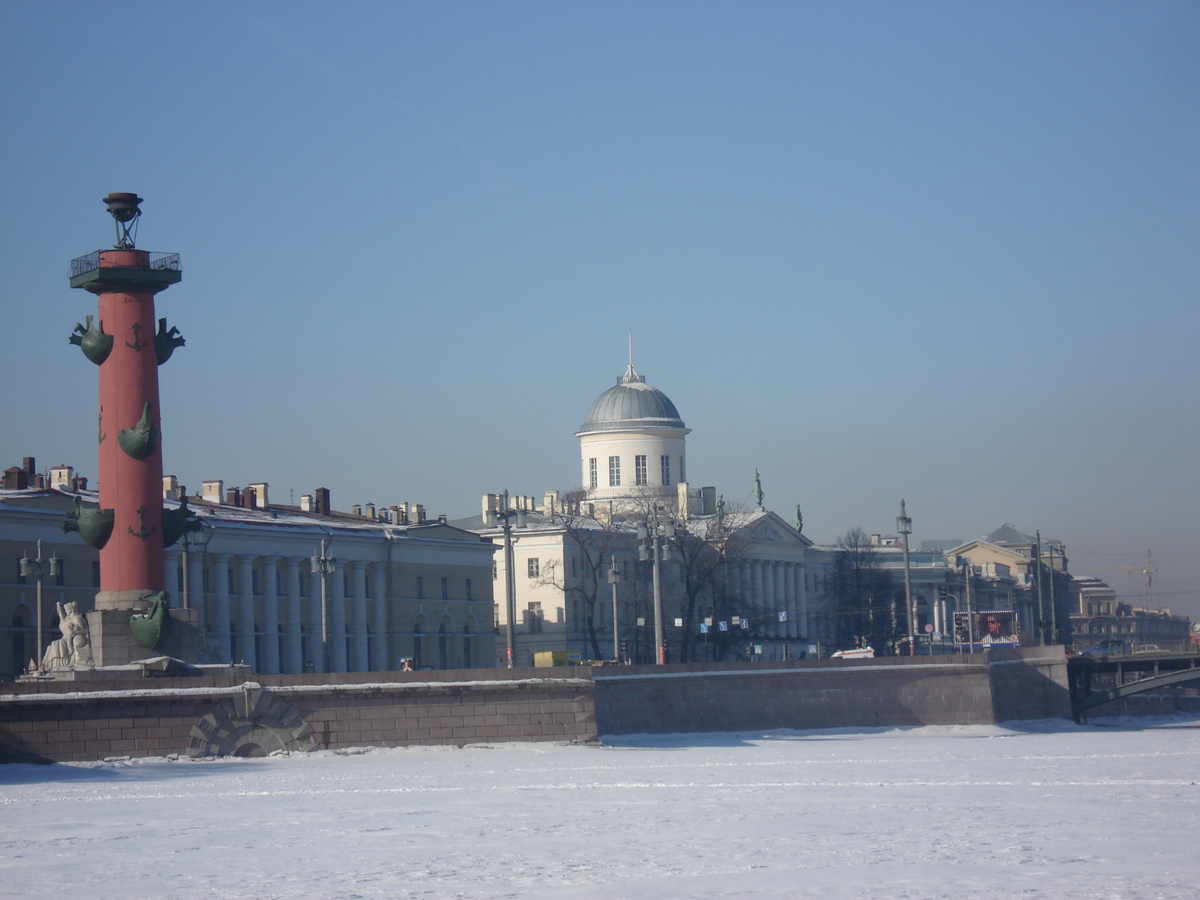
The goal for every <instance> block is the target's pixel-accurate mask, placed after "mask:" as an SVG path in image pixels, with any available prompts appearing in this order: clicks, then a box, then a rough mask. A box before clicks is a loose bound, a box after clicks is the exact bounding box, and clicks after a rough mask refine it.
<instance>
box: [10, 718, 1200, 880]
mask: <svg viewBox="0 0 1200 900" xmlns="http://www.w3.org/2000/svg"><path fill="white" fill-rule="evenodd" d="M0 803H2V808H3V815H2V816H0V867H2V868H0V895H3V896H6V897H8V896H12V897H23V898H24V897H55V898H71V900H74V898H81V900H82V898H86V900H107V898H173V900H188V898H209V897H214V898H268V897H303V898H323V897H331V898H332V897H337V898H343V897H345V898H350V897H356V898H390V897H397V898H399V897H429V898H433V897H438V898H440V897H461V898H483V897H487V898H492V897H539V898H543V897H544V898H549V897H584V898H655V900H661V898H668V897H689V898H691V897H695V898H716V897H734V898H752V897H762V898H767V897H770V898H776V897H823V898H841V897H868V896H869V897H877V898H943V897H944V898H992V897H1022V898H1058V897H1062V898H1067V897H1070V898H1188V900H1192V898H1194V897H1196V896H1200V720H1197V719H1195V718H1192V719H1186V718H1175V719H1169V720H1145V721H1135V720H1120V721H1117V720H1108V721H1107V722H1106V724H1104V725H1093V726H1083V727H1079V726H1074V725H1071V724H1069V723H1066V722H1054V723H1049V722H1046V723H1032V724H1028V725H1025V726H1022V727H1021V730H1017V729H1016V728H1012V727H997V726H977V727H928V728H913V729H873V730H866V731H853V732H851V731H820V732H770V733H766V734H739V735H731V734H724V735H689V736H673V737H645V736H642V737H634V738H621V739H614V740H611V741H609V742H607V743H606V744H605V745H604V746H562V745H545V744H506V745H498V746H491V747H472V748H466V749H453V748H435V749H430V748H409V749H399V750H374V751H369V752H364V753H354V754H341V753H333V752H321V753H316V754H312V755H304V756H301V755H297V756H290V757H274V758H267V759H253V760H246V759H239V760H232V759H224V760H208V761H196V762H188V761H170V760H161V759H160V760H153V761H133V762H121V761H117V762H108V763H105V764H96V765H91V766H66V765H56V766H44V767H39V766H24V765H20V766H14V765H10V766H0Z"/></svg>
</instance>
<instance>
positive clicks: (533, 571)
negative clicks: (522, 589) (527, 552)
mask: <svg viewBox="0 0 1200 900" xmlns="http://www.w3.org/2000/svg"><path fill="white" fill-rule="evenodd" d="M526 566H527V568H528V571H529V577H530V578H537V577H538V576H539V575H540V574H542V567H541V565H540V564H539V563H538V558H537V557H536V556H531V557H529V559H528V560H527V561H526Z"/></svg>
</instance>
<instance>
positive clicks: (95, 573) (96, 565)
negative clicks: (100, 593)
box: [92, 559, 208, 590]
mask: <svg viewBox="0 0 1200 900" xmlns="http://www.w3.org/2000/svg"><path fill="white" fill-rule="evenodd" d="M204 574H205V575H206V576H207V575H208V571H207V570H205V572H204ZM207 581H208V579H207V578H206V579H205V589H206V590H207V588H208V584H207ZM92 587H100V560H98V559H97V560H93V561H92Z"/></svg>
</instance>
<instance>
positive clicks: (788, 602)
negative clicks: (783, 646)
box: [775, 561, 795, 641]
mask: <svg viewBox="0 0 1200 900" xmlns="http://www.w3.org/2000/svg"><path fill="white" fill-rule="evenodd" d="M791 568H792V564H791V563H789V562H782V561H780V562H777V563H775V572H776V578H775V583H776V584H777V585H778V586H779V608H780V609H781V610H783V613H784V615H785V616H786V617H787V618H786V619H784V621H782V622H780V623H779V637H780V639H781V640H785V641H786V640H789V639H790V638H791V637H792V616H793V615H794V614H795V603H794V602H793V598H792V572H791Z"/></svg>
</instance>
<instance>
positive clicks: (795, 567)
mask: <svg viewBox="0 0 1200 900" xmlns="http://www.w3.org/2000/svg"><path fill="white" fill-rule="evenodd" d="M786 569H787V571H786V578H787V581H786V584H787V637H788V640H792V641H794V640H796V638H797V637H799V636H800V589H799V586H798V584H797V576H798V574H799V571H800V565H799V563H788V564H787V566H786Z"/></svg>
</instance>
